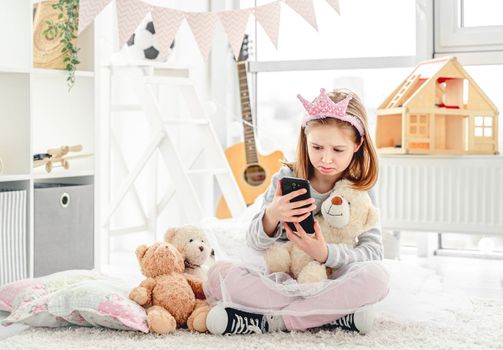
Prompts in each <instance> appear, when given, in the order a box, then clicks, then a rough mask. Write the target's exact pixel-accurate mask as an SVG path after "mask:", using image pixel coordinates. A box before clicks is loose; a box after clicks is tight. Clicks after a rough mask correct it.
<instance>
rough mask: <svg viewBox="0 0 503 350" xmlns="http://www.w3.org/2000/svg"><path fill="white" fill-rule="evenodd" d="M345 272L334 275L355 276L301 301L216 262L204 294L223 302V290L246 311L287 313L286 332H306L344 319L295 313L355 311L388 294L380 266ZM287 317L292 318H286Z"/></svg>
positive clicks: (386, 277)
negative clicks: (258, 310)
mask: <svg viewBox="0 0 503 350" xmlns="http://www.w3.org/2000/svg"><path fill="white" fill-rule="evenodd" d="M346 271H347V268H342V269H339V270H338V272H337V274H336V275H337V276H341V275H343V274H345V273H349V274H354V276H351V277H352V278H345V279H344V282H343V283H338V284H337V283H334V284H330V285H327V288H325V289H324V290H322V291H321V292H319V293H317V294H315V295H313V296H310V297H300V296H290V295H285V294H284V293H281V292H280V291H279V290H276V289H274V288H272V287H271V286H270V285H267V284H266V283H264V281H263V280H262V278H261V277H260V276H258V275H257V273H256V272H251V271H249V270H247V269H246V268H243V267H240V266H236V265H233V264H231V263H229V262H219V263H216V264H215V265H214V266H213V267H212V268H211V269H210V270H209V271H208V279H207V281H206V282H205V285H204V291H205V294H206V297H207V298H208V299H209V300H216V301H222V300H223V297H222V290H225V291H226V293H228V294H229V295H230V296H231V299H232V302H233V303H236V304H239V305H243V306H245V307H249V308H259V309H267V308H270V309H273V310H282V311H286V312H282V313H283V314H284V315H283V321H284V322H285V325H286V328H287V329H288V330H306V329H308V328H313V327H319V326H322V325H324V324H327V323H330V322H333V321H335V320H337V319H339V318H341V317H342V316H344V315H342V314H330V313H329V314H326V313H325V314H319V315H317V314H314V315H313V314H310V315H307V316H294V315H295V314H296V313H297V314H299V313H300V314H302V313H306V312H308V311H310V310H313V309H314V310H323V309H326V306H327V305H331V306H332V308H333V309H339V310H351V309H354V310H356V309H358V308H360V307H362V306H365V305H370V304H374V303H376V302H378V301H380V300H382V299H383V298H384V297H385V296H386V295H387V294H388V290H389V275H388V273H387V272H386V270H385V269H384V267H383V266H382V265H381V264H379V263H377V262H376V263H367V264H365V265H364V266H362V267H361V268H359V269H355V270H352V271H349V272H346ZM345 277H347V276H345ZM221 283H224V284H225V285H221ZM288 313H291V314H293V315H285V314H288Z"/></svg>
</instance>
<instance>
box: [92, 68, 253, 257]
mask: <svg viewBox="0 0 503 350" xmlns="http://www.w3.org/2000/svg"><path fill="white" fill-rule="evenodd" d="M109 74H110V77H109V79H108V80H109V81H110V92H113V83H112V81H113V76H114V75H115V74H120V75H121V76H122V77H127V79H126V80H127V81H128V82H129V83H130V84H132V86H133V87H134V91H135V93H136V95H137V97H138V99H139V101H140V105H132V104H115V103H113V102H112V98H111V96H110V97H109V101H110V105H109V107H108V108H109V117H110V119H112V118H113V115H114V114H115V113H120V112H124V111H143V112H144V115H145V116H146V117H147V119H148V122H149V125H150V131H151V137H150V142H149V143H148V146H147V147H146V148H145V149H144V151H143V152H142V155H141V157H139V160H138V161H137V162H136V164H134V166H130V164H128V160H127V157H126V156H124V155H122V156H119V157H117V158H118V159H116V160H115V161H116V162H117V161H119V167H120V168H121V170H122V172H123V173H124V174H125V175H126V177H125V179H124V180H122V181H121V185H120V186H119V188H118V190H117V191H116V194H115V195H114V196H113V198H109V201H108V203H107V205H105V213H104V214H105V216H104V217H103V218H102V224H103V226H104V227H108V230H106V231H107V232H108V234H109V237H108V238H110V236H114V235H119V234H127V233H135V232H139V231H151V232H152V233H153V238H154V239H155V235H156V232H155V231H156V227H155V222H156V219H157V218H151V217H150V218H149V217H148V216H149V214H148V213H146V212H145V210H143V207H142V205H141V203H140V202H141V200H140V196H139V195H138V192H137V189H136V188H135V181H136V180H137V178H138V176H139V175H140V173H141V172H142V170H143V169H144V168H145V166H146V165H147V163H148V162H149V161H150V160H151V158H152V156H153V155H154V154H155V153H156V151H159V155H160V158H161V159H163V160H164V163H165V165H166V168H167V170H168V172H169V175H170V177H171V179H172V183H171V186H170V187H169V188H168V190H167V191H166V193H165V194H164V196H163V197H162V199H161V200H160V201H158V200H157V199H156V205H155V209H154V210H153V211H154V215H155V216H158V215H160V214H161V213H162V211H163V210H164V209H165V208H166V206H167V205H168V203H169V202H170V201H171V200H172V199H175V198H176V203H177V204H178V205H179V206H180V207H181V209H182V211H183V213H184V214H185V216H186V218H187V220H188V221H189V223H193V224H198V223H199V222H200V221H201V219H203V218H204V217H208V216H209V215H212V213H214V211H213V208H205V207H204V206H203V204H202V202H201V200H200V198H201V196H202V195H201V194H199V193H198V191H197V190H196V187H195V186H194V183H193V180H192V179H191V177H192V175H194V174H196V175H197V174H199V175H202V176H204V175H208V176H210V177H211V178H212V179H213V176H214V177H215V178H216V180H217V183H218V185H219V187H220V190H221V192H222V194H223V196H224V197H225V200H226V201H227V203H228V205H229V209H230V210H231V212H232V215H233V216H238V215H239V214H240V213H241V212H242V211H243V210H244V209H245V208H246V204H245V201H244V199H243V196H242V194H241V192H240V190H239V187H238V185H237V183H236V181H235V179H234V177H233V175H232V171H231V169H230V166H229V163H228V161H227V159H226V157H225V154H224V151H223V149H222V147H221V145H220V143H219V141H218V138H217V135H216V133H215V130H214V128H213V125H212V123H211V121H210V119H209V116H210V114H211V113H212V112H214V110H215V108H214V105H212V104H211V103H209V104H208V103H207V104H204V103H203V102H202V101H201V99H200V98H199V96H198V95H197V93H196V89H195V86H194V83H193V82H192V80H191V79H189V78H188V71H187V70H186V69H183V70H181V69H173V68H166V67H162V66H152V65H150V64H149V65H144V66H137V65H134V66H133V65H112V66H109ZM160 87H169V88H170V89H174V90H175V91H178V93H179V94H178V96H179V97H178V98H179V99H183V100H184V102H185V106H186V107H188V108H187V111H188V113H186V115H183V116H182V115H176V112H175V113H174V114H173V115H172V114H171V113H170V115H169V116H167V115H166V114H164V115H163V113H162V112H161V108H160V107H161V106H160V104H161V102H163V101H161V99H162V96H161V95H160V93H159V91H160V89H159V88H160ZM170 91H171V90H170ZM108 124H109V125H110V129H111V130H110V131H111V132H110V134H109V139H110V144H109V145H108V146H109V147H111V148H114V147H115V148H116V150H118V149H119V148H120V147H118V146H119V145H118V144H117V141H116V140H117V138H116V135H114V133H113V130H112V129H113V128H112V127H111V125H112V123H110V121H109V122H108ZM180 126H182V127H183V130H184V132H185V133H187V132H189V133H191V131H193V132H194V135H198V136H197V139H194V140H191V148H192V152H191V154H192V157H191V160H190V161H188V162H187V154H186V153H187V150H182V149H180V147H178V143H177V140H176V138H177V137H179V136H180V135H179V134H177V131H176V130H177V129H176V128H177V127H180ZM191 135H192V134H191ZM118 153H119V154H120V152H118ZM194 154H195V156H194ZM203 155H204V159H205V161H204V162H200V161H199V159H200V158H202V157H203ZM109 162H110V160H109ZM188 163H189V164H188ZM201 164H203V166H201ZM119 181H120V180H119ZM128 193H130V194H132V195H133V198H134V199H135V202H136V209H137V210H139V211H140V212H142V214H143V217H144V218H145V219H146V222H149V221H150V225H148V224H147V225H145V226H141V227H133V228H130V229H124V228H122V229H119V230H116V231H114V230H110V220H111V218H112V216H113V215H114V213H115V212H116V211H117V209H118V208H119V206H120V204H121V203H122V202H123V200H124V198H125V197H126V195H127V194H128ZM155 196H157V194H155ZM150 212H152V211H150ZM209 213H211V214H209ZM152 219H153V220H152ZM152 222H154V224H152ZM152 226H154V227H152ZM103 243H105V244H107V243H108V244H109V242H103ZM108 244H107V246H108ZM108 255H109V253H108Z"/></svg>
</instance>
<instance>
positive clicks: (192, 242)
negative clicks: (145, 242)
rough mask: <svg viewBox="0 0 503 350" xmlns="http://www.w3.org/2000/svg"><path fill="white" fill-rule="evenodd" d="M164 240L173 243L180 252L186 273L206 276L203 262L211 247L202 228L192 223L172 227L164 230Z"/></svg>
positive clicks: (207, 256)
mask: <svg viewBox="0 0 503 350" xmlns="http://www.w3.org/2000/svg"><path fill="white" fill-rule="evenodd" d="M164 240H165V241H166V242H168V243H171V244H173V245H174V246H175V247H176V248H177V249H178V251H179V252H180V253H181V254H182V256H183V260H184V263H185V272H186V273H188V274H191V275H193V276H197V277H199V278H205V277H206V272H207V266H206V265H205V264H206V263H207V261H208V258H209V257H210V254H211V251H212V249H211V247H210V245H209V244H208V239H207V238H206V235H205V234H204V232H203V230H201V229H200V228H199V227H197V226H192V225H185V226H181V227H173V228H170V229H169V230H168V231H167V232H166V234H165V235H164Z"/></svg>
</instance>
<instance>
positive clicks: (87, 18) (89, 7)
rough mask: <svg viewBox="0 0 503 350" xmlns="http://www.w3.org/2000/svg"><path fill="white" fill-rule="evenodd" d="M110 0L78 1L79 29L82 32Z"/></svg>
mask: <svg viewBox="0 0 503 350" xmlns="http://www.w3.org/2000/svg"><path fill="white" fill-rule="evenodd" d="M110 1H112V0H80V1H79V31H78V34H80V33H82V32H83V31H84V29H86V27H87V26H88V25H89V23H91V22H92V21H94V19H95V18H96V16H97V15H99V13H100V12H101V10H103V9H104V8H105V6H107V5H108V4H109V3H110Z"/></svg>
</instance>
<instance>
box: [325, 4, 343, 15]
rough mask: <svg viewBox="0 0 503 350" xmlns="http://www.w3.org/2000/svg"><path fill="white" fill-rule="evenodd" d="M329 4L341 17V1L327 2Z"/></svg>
mask: <svg viewBox="0 0 503 350" xmlns="http://www.w3.org/2000/svg"><path fill="white" fill-rule="evenodd" d="M327 2H328V4H329V5H330V6H332V8H333V9H334V10H335V12H337V14H338V15H339V16H340V15H341V8H340V6H339V0H327Z"/></svg>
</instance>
